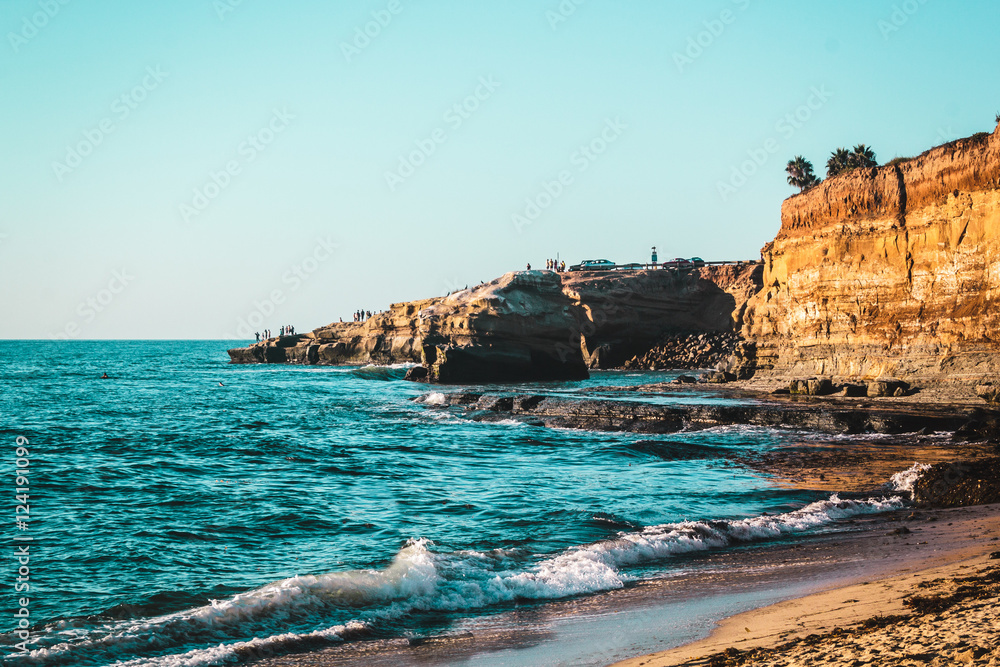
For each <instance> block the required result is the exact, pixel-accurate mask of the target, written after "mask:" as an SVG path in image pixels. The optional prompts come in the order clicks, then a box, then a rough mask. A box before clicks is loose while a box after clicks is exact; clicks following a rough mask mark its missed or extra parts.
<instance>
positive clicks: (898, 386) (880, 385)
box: [866, 378, 910, 398]
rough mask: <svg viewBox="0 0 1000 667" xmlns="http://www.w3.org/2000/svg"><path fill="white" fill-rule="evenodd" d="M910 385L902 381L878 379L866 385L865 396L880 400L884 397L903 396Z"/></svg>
mask: <svg viewBox="0 0 1000 667" xmlns="http://www.w3.org/2000/svg"><path fill="white" fill-rule="evenodd" d="M909 390H910V385H909V384H908V383H906V382H903V381H902V380H891V379H885V378H882V379H878V380H872V381H871V382H869V383H868V388H867V392H866V393H867V396H868V397H869V398H881V397H884V396H905V395H906V393H907V392H908V391H909Z"/></svg>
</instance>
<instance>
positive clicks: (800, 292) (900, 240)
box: [743, 126, 1000, 384]
mask: <svg viewBox="0 0 1000 667" xmlns="http://www.w3.org/2000/svg"><path fill="white" fill-rule="evenodd" d="M894 162H895V161H894ZM762 255H763V259H764V276H763V285H764V287H763V289H762V291H761V292H760V293H759V294H757V295H756V296H754V297H753V298H752V299H750V301H749V303H748V305H747V312H746V314H745V317H744V326H743V334H744V336H745V337H746V338H747V339H748V340H752V341H754V342H755V343H756V350H755V359H754V360H753V361H754V363H755V364H756V367H757V369H758V370H759V371H760V370H762V371H766V372H767V373H769V374H770V375H771V376H772V377H783V378H794V377H808V376H811V375H815V376H829V377H834V378H864V379H872V378H878V377H882V376H888V377H894V378H900V379H904V380H910V381H912V380H915V379H916V380H921V381H927V380H930V381H935V380H952V381H960V382H964V383H968V384H974V383H975V381H976V380H978V379H981V378H984V377H987V376H990V377H992V376H995V375H996V374H997V371H998V370H1000V354H998V352H1000V308H998V306H1000V126H998V127H997V130H995V131H994V132H993V134H985V133H983V134H981V135H976V136H973V137H969V138H967V139H960V140H958V141H954V142H951V143H949V144H946V145H943V146H939V147H937V148H934V149H931V150H929V151H927V152H926V153H924V154H922V155H920V156H918V157H916V158H913V159H910V160H905V161H901V162H896V163H894V164H890V165H887V166H884V167H878V168H872V169H856V170H854V171H851V172H848V173H846V174H842V175H840V176H837V177H834V178H831V179H828V180H827V181H825V182H824V183H822V184H821V185H819V186H817V187H815V188H812V189H810V190H808V191H806V192H805V193H802V194H799V195H796V196H794V197H791V198H789V199H788V200H786V201H785V202H784V204H783V205H782V208H781V231H780V232H779V234H778V236H777V238H775V240H774V241H773V242H772V243H770V244H768V245H767V246H765V248H764V249H763V251H762Z"/></svg>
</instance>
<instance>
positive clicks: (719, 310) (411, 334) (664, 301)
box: [229, 263, 762, 382]
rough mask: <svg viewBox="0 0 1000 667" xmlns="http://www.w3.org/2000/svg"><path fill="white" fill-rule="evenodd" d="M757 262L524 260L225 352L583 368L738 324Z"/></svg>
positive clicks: (479, 371) (432, 366)
mask: <svg viewBox="0 0 1000 667" xmlns="http://www.w3.org/2000/svg"><path fill="white" fill-rule="evenodd" d="M761 272H762V267H761V266H760V265H759V264H754V263H746V264H733V265H723V266H712V267H700V268H692V269H690V270H686V271H672V270H664V269H659V270H648V271H629V272H624V271H615V272H571V273H553V272H550V271H520V272H514V273H508V274H505V275H504V276H501V277H500V278H498V279H496V280H494V281H491V282H489V283H484V284H482V285H479V286H477V287H473V288H470V289H465V290H461V291H459V292H455V293H453V294H450V295H448V296H445V297H439V298H432V299H424V300H421V301H411V302H406V303H397V304H393V305H391V306H390V307H389V310H388V311H386V312H384V313H380V314H378V315H376V316H374V317H372V318H371V319H369V320H368V321H366V322H363V323H353V322H352V323H334V324H330V325H328V326H326V327H322V328H319V329H316V330H314V331H312V332H310V333H307V334H302V335H298V336H285V337H281V338H277V339H271V340H268V341H264V342H261V343H257V344H254V345H251V346H249V347H246V348H238V349H234V350H230V351H229V355H230V358H231V359H232V361H233V362H235V363H301V364H369V363H374V364H393V363H405V362H410V363H419V364H422V365H423V366H424V367H425V368H426V369H427V372H426V374H425V378H426V379H427V380H430V381H434V382H496V381H507V380H525V379H539V380H548V379H577V378H582V377H586V376H587V369H588V368H608V367H613V366H617V365H619V364H621V363H622V362H623V361H624V360H626V359H628V358H629V357H631V356H634V355H635V354H637V353H641V352H644V351H645V350H648V349H649V347H650V346H651V345H653V344H654V343H655V342H656V341H657V340H659V339H661V338H662V336H663V335H664V333H665V332H723V331H732V330H733V329H734V328H736V327H737V326H738V323H739V321H740V320H739V318H740V317H741V316H742V312H743V309H744V307H745V305H746V301H747V299H748V298H749V297H750V296H751V295H752V294H753V293H755V292H756V291H757V290H758V289H759V288H760V276H761Z"/></svg>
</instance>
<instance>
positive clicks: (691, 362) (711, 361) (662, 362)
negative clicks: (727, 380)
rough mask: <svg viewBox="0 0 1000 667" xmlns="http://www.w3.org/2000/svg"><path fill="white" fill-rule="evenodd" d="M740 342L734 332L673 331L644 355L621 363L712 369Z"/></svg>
mask: <svg viewBox="0 0 1000 667" xmlns="http://www.w3.org/2000/svg"><path fill="white" fill-rule="evenodd" d="M742 341H743V339H742V337H741V336H740V335H739V334H738V333H735V332H720V333H702V334H673V335H670V336H667V337H665V338H663V339H661V340H660V342H659V343H657V345H656V346H655V347H653V348H652V349H651V350H649V351H648V352H646V353H645V354H643V355H636V356H634V357H632V358H631V359H629V360H628V361H626V362H625V363H624V364H622V368H624V369H626V370H666V369H677V368H714V367H715V366H717V365H718V364H720V363H721V362H722V361H723V360H725V359H727V358H728V357H730V356H731V355H732V354H733V353H734V352H735V350H736V348H737V346H738V345H739V344H740V343H741V342H742Z"/></svg>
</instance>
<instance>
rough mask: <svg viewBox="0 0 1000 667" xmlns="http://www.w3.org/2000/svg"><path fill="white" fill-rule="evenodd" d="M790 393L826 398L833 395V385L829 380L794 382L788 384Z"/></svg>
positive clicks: (818, 379)
mask: <svg viewBox="0 0 1000 667" xmlns="http://www.w3.org/2000/svg"><path fill="white" fill-rule="evenodd" d="M788 393H790V394H802V395H805V396H826V395H827V394H832V393H833V383H832V382H831V381H830V380H829V379H828V378H808V379H805V380H792V381H791V382H789V383H788Z"/></svg>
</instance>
